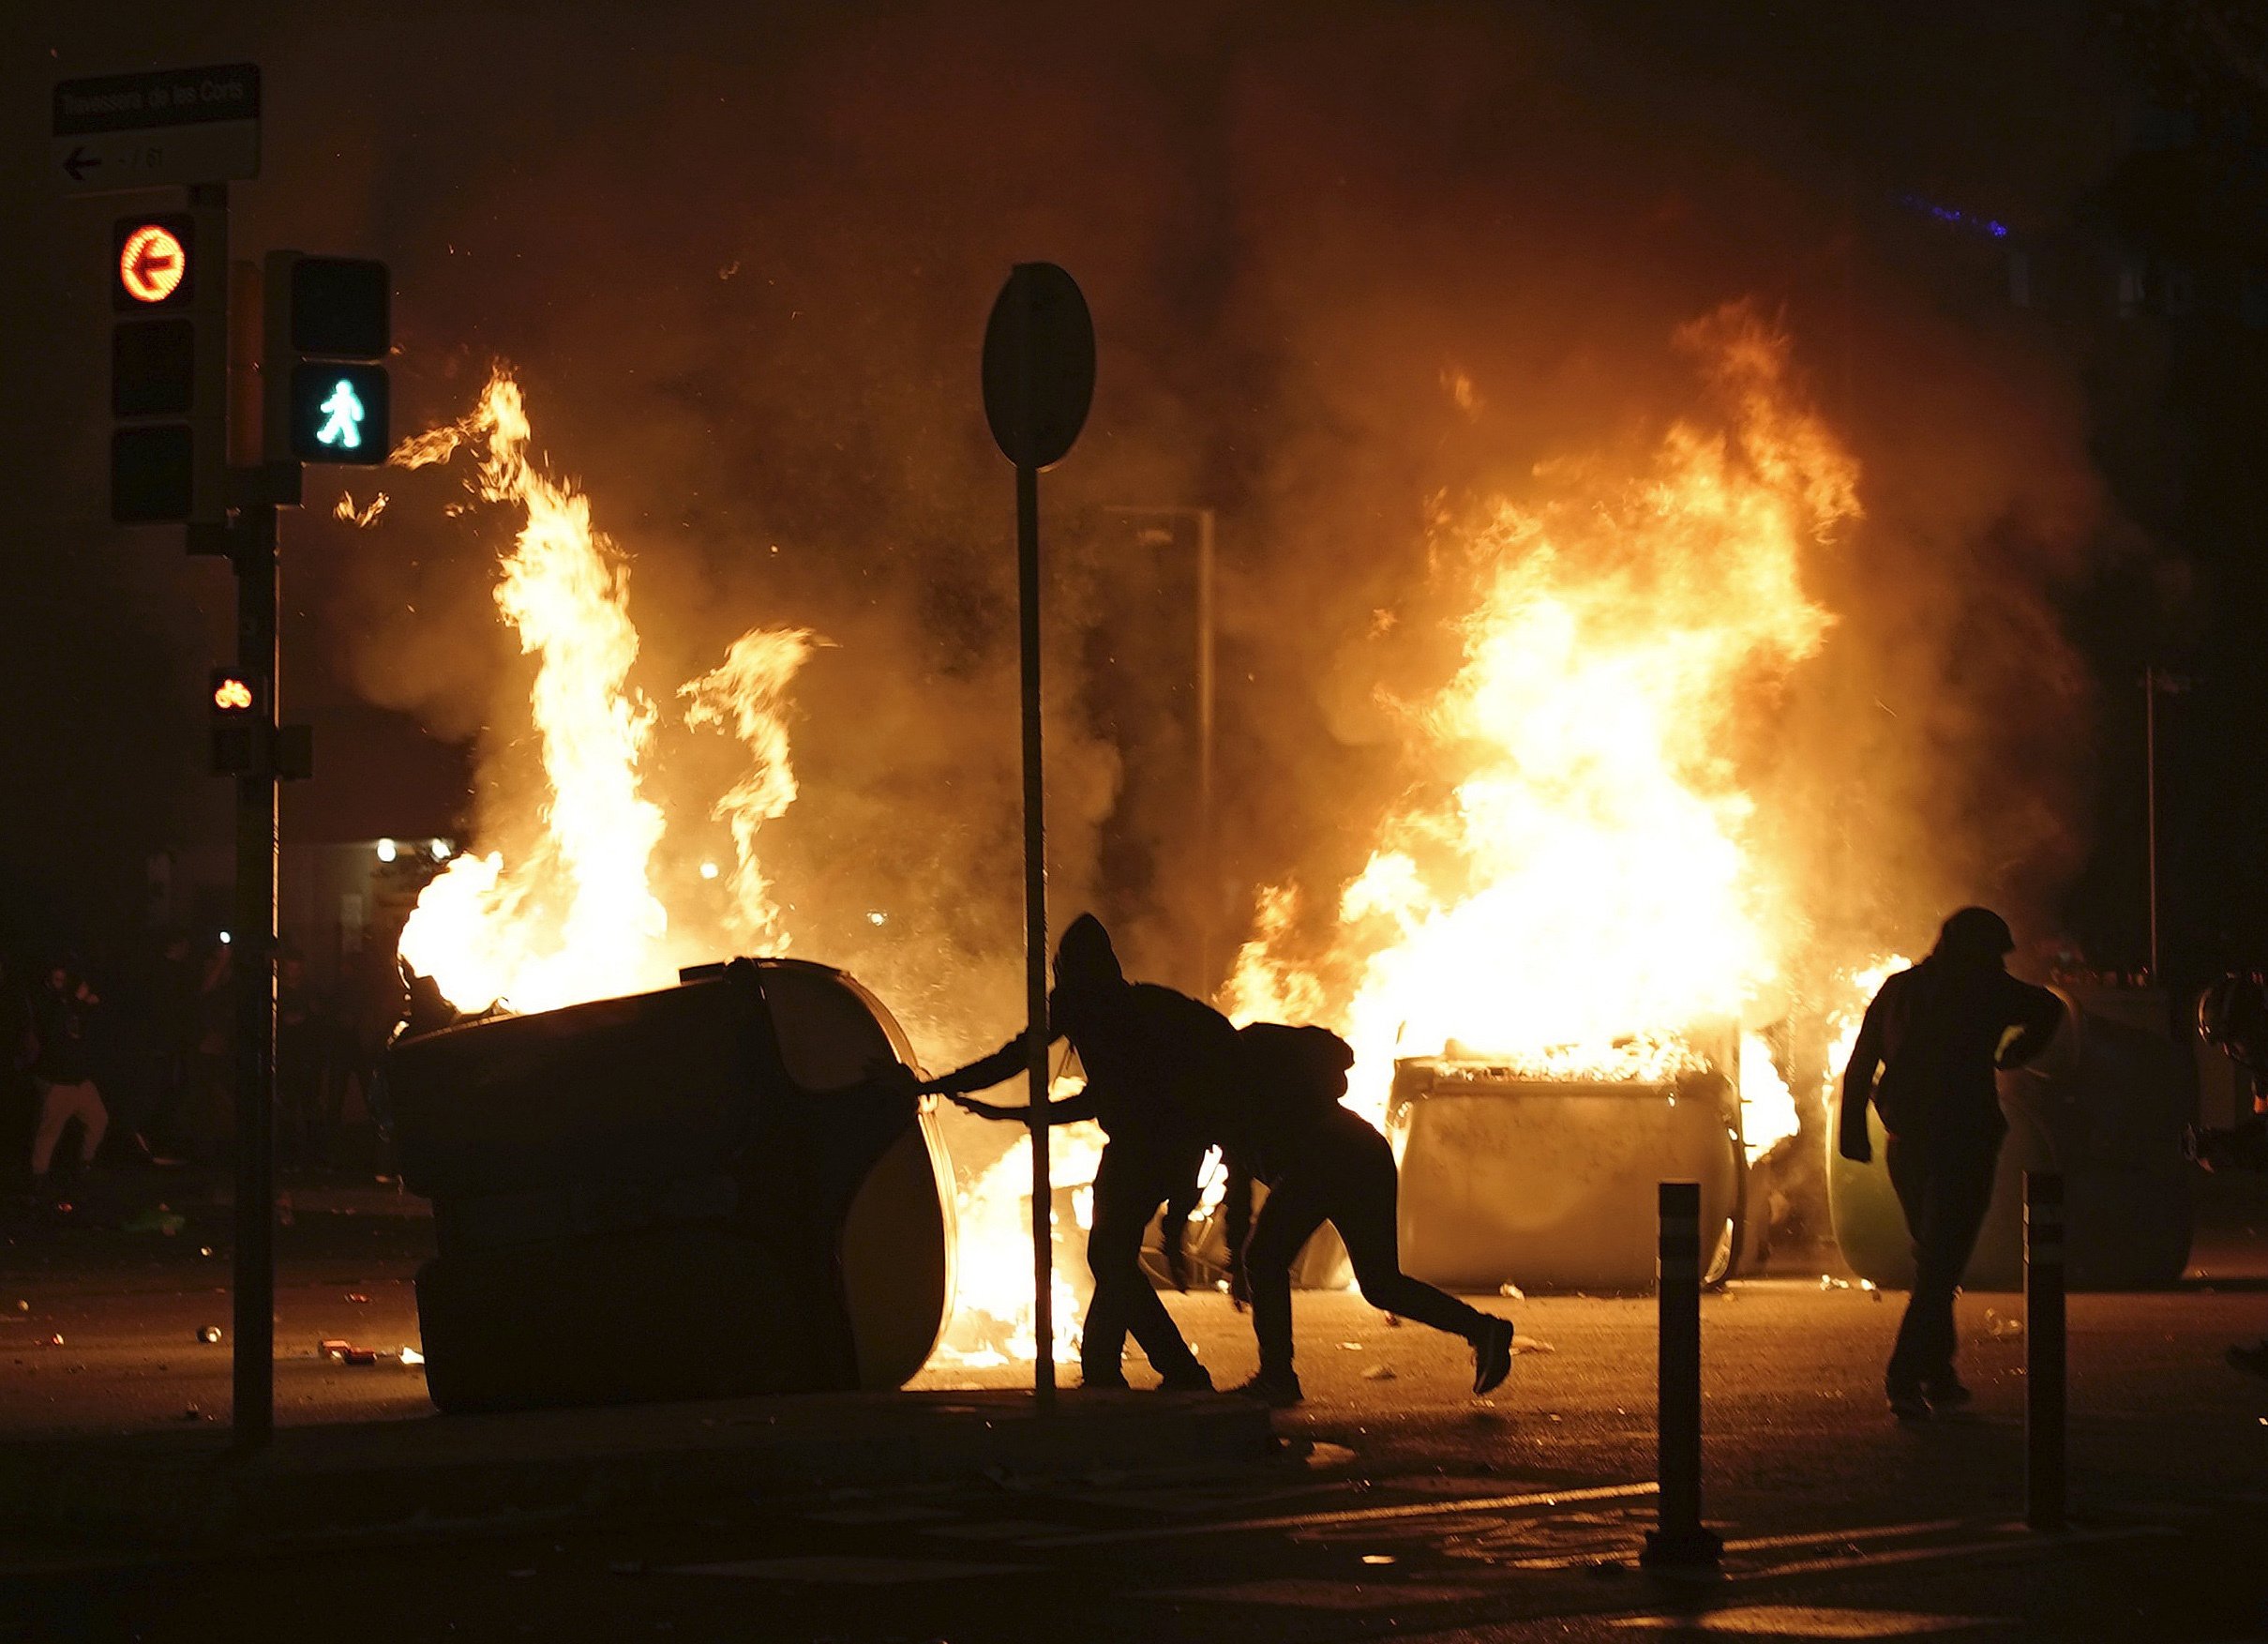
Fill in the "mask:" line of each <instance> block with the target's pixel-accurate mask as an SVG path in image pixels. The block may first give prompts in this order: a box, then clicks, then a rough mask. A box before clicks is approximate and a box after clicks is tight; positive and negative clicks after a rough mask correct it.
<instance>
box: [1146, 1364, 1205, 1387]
mask: <svg viewBox="0 0 2268 1644" xmlns="http://www.w3.org/2000/svg"><path fill="white" fill-rule="evenodd" d="M1212 1390H1213V1384H1212V1372H1211V1371H1210V1370H1208V1369H1207V1368H1206V1367H1205V1366H1204V1365H1188V1366H1186V1367H1185V1368H1182V1369H1179V1370H1168V1371H1166V1372H1165V1374H1164V1375H1163V1376H1161V1377H1159V1378H1158V1391H1159V1392H1160V1393H1210V1392H1211V1391H1212Z"/></svg>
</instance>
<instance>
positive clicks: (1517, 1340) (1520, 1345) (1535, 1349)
mask: <svg viewBox="0 0 2268 1644" xmlns="http://www.w3.org/2000/svg"><path fill="white" fill-rule="evenodd" d="M1512 1351H1514V1352H1515V1353H1555V1352H1557V1351H1558V1349H1557V1348H1555V1347H1554V1346H1553V1345H1552V1344H1551V1343H1550V1342H1548V1341H1538V1340H1537V1339H1536V1338H1535V1337H1534V1336H1532V1335H1515V1336H1514V1337H1512Z"/></svg>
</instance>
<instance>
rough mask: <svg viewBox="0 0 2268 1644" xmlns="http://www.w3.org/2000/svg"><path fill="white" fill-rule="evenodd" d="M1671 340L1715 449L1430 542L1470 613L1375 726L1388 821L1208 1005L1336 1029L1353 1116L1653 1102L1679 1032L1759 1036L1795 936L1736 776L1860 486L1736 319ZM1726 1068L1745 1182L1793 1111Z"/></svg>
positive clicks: (1261, 941) (1754, 1042)
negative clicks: (1625, 1095)
mask: <svg viewBox="0 0 2268 1644" xmlns="http://www.w3.org/2000/svg"><path fill="white" fill-rule="evenodd" d="M1681 340H1682V341H1683V342H1684V343H1685V344H1686V345H1687V346H1688V347H1689V348H1690V349H1691V350H1692V351H1694V353H1695V354H1697V355H1698V357H1700V358H1701V359H1702V360H1703V362H1704V364H1705V370H1706V371H1707V372H1708V375H1709V379H1710V382H1711V385H1712V386H1713V388H1714V389H1715V391H1716V393H1717V396H1718V399H1719V400H1720V403H1721V404H1722V405H1723V407H1724V410H1725V421H1726V426H1725V427H1724V428H1722V429H1709V428H1704V427H1700V426H1696V425H1695V424H1693V423H1690V422H1679V423H1676V424H1675V425H1673V426H1672V427H1671V428H1670V429H1669V430H1668V431H1667V432H1666V433H1665V434H1664V435H1663V436H1662V437H1661V439H1660V444H1659V446H1658V447H1657V449H1656V450H1655V451H1654V453H1653V455H1652V457H1651V459H1650V462H1649V463H1648V464H1647V465H1646V466H1645V468H1644V469H1643V470H1642V471H1640V472H1635V473H1631V474H1629V475H1624V476H1620V477H1615V476H1611V475H1610V476H1605V477H1602V476H1601V475H1600V468H1599V465H1598V464H1597V463H1595V462H1566V463H1559V464H1551V465H1545V466H1543V467H1540V468H1539V470H1538V473H1537V478H1538V480H1539V482H1540V485H1539V488H1540V490H1541V491H1542V493H1543V500H1541V501H1540V502H1537V503H1533V504H1529V505H1517V504H1514V503H1512V502H1509V501H1506V500H1502V499H1496V500H1493V501H1490V502H1488V503H1486V504H1484V505H1480V506H1478V507H1476V508H1474V509H1473V510H1471V511H1470V512H1469V513H1468V514H1466V515H1464V517H1462V518H1458V519H1454V520H1445V521H1444V522H1443V529H1442V541H1441V542H1440V543H1439V544H1438V545H1437V549H1436V554H1435V563H1436V566H1438V568H1439V570H1440V572H1441V573H1442V574H1446V575H1447V576H1449V577H1451V578H1455V579H1458V580H1459V585H1461V586H1469V587H1470V588H1471V589H1472V590H1473V593H1472V596H1471V598H1470V601H1469V604H1468V607H1467V614H1466V615H1465V616H1464V619H1463V622H1462V625H1461V640H1462V656H1463V661H1462V664H1461V666H1460V667H1459V668H1458V669H1457V671H1456V672H1455V674H1454V676H1453V677H1452V678H1451V679H1449V682H1448V683H1447V684H1446V685H1445V686H1443V687H1442V688H1441V689H1440V690H1439V691H1438V692H1437V693H1436V694H1435V695H1434V696H1433V697H1432V698H1431V699H1430V700H1428V701H1419V702H1414V703H1396V704H1392V706H1393V708H1394V710H1395V711H1396V713H1397V714H1398V715H1399V716H1400V717H1401V719H1402V721H1403V722H1404V725H1405V726H1406V728H1407V734H1408V738H1409V741H1410V744H1411V746H1412V747H1414V748H1415V749H1416V750H1417V754H1418V771H1417V773H1416V774H1417V779H1418V786H1416V787H1415V788H1414V789H1413V793H1414V795H1415V796H1414V797H1412V798H1409V799H1407V800H1405V801H1404V803H1401V804H1399V805H1397V806H1396V807H1393V808H1391V809H1390V810H1389V811H1388V813H1387V814H1386V815H1385V816H1384V817H1383V819H1382V820H1381V822H1379V824H1378V827H1377V830H1376V834H1375V836H1374V837H1375V840H1376V843H1375V846H1374V850H1373V851H1372V853H1371V856H1370V859H1369V862H1368V864H1367V865H1366V866H1365V867H1363V868H1362V869H1361V870H1360V872H1359V873H1358V874H1356V875H1355V876H1354V878H1353V879H1352V880H1350V881H1349V882H1347V883H1345V884H1344V886H1343V887H1342V889H1341V890H1340V893H1339V896H1338V899H1337V906H1336V917H1335V922H1334V924H1333V926H1332V929H1331V936H1330V939H1329V946H1328V950H1327V951H1326V952H1325V953H1324V954H1323V956H1322V957H1321V958H1316V959H1310V960H1307V961H1305V962H1302V961H1300V960H1299V959H1297V958H1293V957H1291V956H1292V954H1293V952H1294V940H1295V939H1294V937H1293V934H1292V933H1293V930H1294V927H1295V925H1296V920H1297V913H1298V908H1297V903H1296V900H1295V894H1294V892H1293V891H1292V889H1291V887H1289V886H1288V885H1284V886H1276V887H1272V888H1270V889H1269V891H1268V892H1266V893H1264V895H1263V897H1262V901H1261V908H1260V916H1259V928H1258V930H1257V932H1256V934H1255V935H1254V939H1253V940H1252V941H1251V942H1250V943H1247V944H1246V946H1245V948H1244V949H1243V951H1242V953H1241V954H1240V955H1239V960H1238V963H1237V966H1236V969H1235V973H1234V974H1233V975H1232V977H1231V979H1230V982H1229V986H1228V989H1227V993H1226V999H1227V1002H1228V1003H1229V1004H1230V1006H1231V1008H1232V1010H1233V1011H1234V1012H1235V1013H1236V1014H1237V1015H1239V1017H1243V1018H1251V1017H1256V1016H1276V1015H1282V1014H1286V1013H1289V1014H1295V1015H1307V1016H1314V1015H1322V1016H1325V1017H1327V1018H1335V1019H1336V1020H1337V1022H1338V1023H1339V1024H1340V1025H1341V1026H1342V1028H1343V1029H1344V1032H1345V1033H1346V1036H1347V1037H1348V1039H1349V1041H1350V1042H1351V1043H1352V1044H1353V1045H1354V1047H1355V1050H1356V1055H1357V1062H1356V1066H1355V1071H1354V1076H1353V1090H1352V1093H1350V1096H1349V1101H1350V1103H1352V1104H1353V1105H1355V1106H1357V1107H1359V1108H1360V1109H1363V1110H1364V1111H1366V1112H1368V1113H1370V1114H1371V1115H1372V1116H1373V1117H1374V1118H1375V1117H1377V1116H1378V1115H1380V1114H1382V1113H1383V1111H1384V1109H1385V1107H1386V1100H1387V1093H1388V1090H1389V1085H1390V1083H1391V1080H1392V1077H1393V1064H1394V1061H1395V1059H1396V1058H1397V1057H1404V1056H1439V1055H1448V1056H1452V1057H1453V1056H1459V1055H1471V1056H1482V1057H1485V1058H1486V1059H1487V1060H1488V1061H1489V1062H1490V1063H1494V1064H1499V1065H1509V1066H1510V1067H1511V1068H1513V1069H1514V1070H1515V1071H1516V1072H1519V1073H1521V1074H1523V1075H1525V1076H1527V1077H1531V1078H1581V1079H1606V1080H1631V1081H1645V1082H1655V1081H1660V1080H1663V1079H1668V1078H1675V1077H1676V1076H1677V1075H1679V1074H1681V1073H1683V1072H1686V1071H1689V1070H1690V1068H1692V1067H1693V1066H1694V1065H1695V1064H1696V1063H1697V1062H1698V1060H1699V1059H1700V1057H1701V1055H1702V1052H1701V1050H1700V1049H1699V1048H1697V1045H1698V1040H1697V1038H1696V1036H1695V1033H1694V1030H1696V1029H1697V1028H1702V1027H1705V1026H1712V1025H1713V1026H1718V1027H1730V1026H1731V1025H1733V1024H1736V1023H1737V1024H1743V1025H1746V1026H1748V1027H1750V1028H1751V1029H1752V1028H1755V1027H1758V1026H1762V1025H1763V1022H1762V1021H1759V1020H1757V1019H1755V1018H1757V1017H1758V1015H1759V1013H1760V1006H1761V1004H1762V1002H1765V1001H1767V1000H1771V999H1774V998H1776V997H1777V996H1778V995H1779V994H1780V990H1781V988H1782V987H1783V985H1784V982H1785V979H1786V978H1785V973H1786V969H1787V966H1788V963H1789V960H1790V958H1791V957H1792V956H1793V955H1794V954H1795V950H1796V948H1797V946H1798V944H1799V943H1800V942H1801V940H1802V938H1803V936H1804V930H1803V928H1802V924H1801V917H1800V909H1801V905H1802V898H1801V896H1800V894H1799V892H1800V890H1801V888H1802V887H1799V886H1796V885H1794V884H1791V883H1789V882H1787V880H1786V878H1785V877H1784V875H1783V872H1782V870H1781V867H1780V865H1779V864H1777V863H1776V862H1774V861H1773V860H1771V859H1770V857H1769V856H1768V855H1767V854H1766V853H1765V852H1763V851H1761V850H1760V849H1759V848H1758V846H1757V845H1756V843H1755V840H1754V838H1753V830H1752V828H1751V821H1752V818H1753V816H1754V812H1755V804H1754V801H1753V800H1752V799H1751V797H1750V794H1749V792H1747V791H1746V790H1745V789H1744V787H1743V785H1742V780H1741V772H1740V770H1739V768H1738V765H1737V762H1736V759H1735V749H1736V748H1737V747H1741V746H1746V745H1747V744H1748V743H1749V742H1750V740H1751V739H1753V738H1754V736H1755V735H1756V732H1757V730H1758V727H1759V725H1760V723H1764V724H1768V722H1769V717H1770V716H1771V714H1772V712H1773V709H1774V706H1775V703H1776V701H1778V697H1779V692H1780V688H1781V686H1783V684H1784V682H1785V681H1787V679H1788V678H1789V677H1790V676H1791V674H1792V673H1794V671H1795V670H1797V669H1798V668H1800V667H1801V666H1802V665H1803V664H1804V663H1805V662H1806V661H1807V660H1808V659H1809V658H1810V657H1811V656H1813V655H1814V654H1815V653H1817V652H1818V650H1819V649H1820V647H1821V644H1822V642H1823V641H1824V639H1825V635H1826V634H1827V632H1828V629H1829V627H1830V626H1831V624H1832V621H1833V618H1832V617H1831V616H1830V615H1829V613H1828V612H1827V611H1825V609H1823V608H1822V607H1821V606H1820V605H1819V604H1818V603H1816V602H1815V601H1814V600H1813V599H1812V598H1811V597H1810V596H1809V595H1808V594H1807V593H1806V592H1805V587H1804V578H1803V568H1804V561H1805V558H1806V556H1807V555H1809V554H1810V553H1812V552H1815V551H1819V550H1821V549H1822V548H1823V547H1825V546H1827V545H1830V544H1831V543H1832V542H1833V540H1834V536H1835V534H1836V532H1837V529H1838V527H1839V526H1840V525H1842V524H1843V523H1844V522H1845V521H1848V520H1854V519H1855V518H1856V517H1857V515H1858V513H1859V505H1858V498H1857V468H1856V465H1855V462H1854V461H1853V460H1852V459H1851V457H1850V456H1849V454H1848V453H1847V452H1846V451H1845V450H1844V449H1843V448H1842V446H1841V445H1840V444H1839V443H1838V442H1837V440H1836V439H1835V437H1834V436H1833V434H1832V433H1831V432H1830V431H1829V430H1827V429H1826V427H1825V425H1824V424H1823V423H1822V422H1821V421H1820V420H1819V419H1818V418H1817V417H1816V416H1815V415H1813V414H1812V413H1811V412H1810V410H1809V409H1808V408H1807V407H1806V406H1805V405H1804V404H1803V402H1802V401H1801V400H1800V399H1799V397H1798V396H1797V395H1796V394H1795V391H1794V389H1793V386H1792V385H1791V383H1790V381H1789V367H1788V358H1787V349H1786V345H1785V343H1784V340H1783V339H1780V338H1779V337H1777V336H1775V335H1774V334H1773V333H1771V332H1770V331H1769V330H1768V329H1766V328H1765V326H1764V325H1762V324H1760V323H1759V322H1758V321H1757V320H1755V319H1754V317H1753V316H1751V315H1750V314H1749V313H1748V312H1747V311H1746V310H1745V309H1727V310H1725V311H1724V312H1721V313H1720V314H1718V315H1716V316H1714V317H1713V318H1712V319H1710V320H1708V321H1706V322H1704V323H1701V324H1696V325H1694V326H1692V327H1690V328H1688V330H1687V331H1686V332H1685V334H1684V335H1683V337H1682V339H1681ZM1767 1019H1768V1018H1767ZM1739 1060H1740V1063H1742V1066H1741V1068H1740V1069H1739V1070H1737V1072H1738V1076H1739V1077H1740V1079H1741V1083H1742V1086H1743V1093H1744V1095H1745V1096H1746V1098H1747V1112H1746V1116H1747V1120H1748V1129H1749V1137H1748V1140H1749V1143H1750V1153H1751V1155H1752V1156H1753V1155H1754V1154H1758V1153H1761V1151H1762V1150H1763V1149H1764V1148H1765V1147H1766V1146H1768V1145H1769V1144H1770V1143H1771V1142H1772V1141H1773V1140H1775V1139H1778V1138H1779V1137H1780V1136H1782V1135H1785V1134H1788V1133H1789V1132H1791V1131H1793V1130H1794V1129H1795V1102H1794V1100H1793V1098H1792V1097H1791V1095H1790V1093H1789V1092H1788V1089H1787V1086H1786V1083H1785V1081H1784V1078H1782V1076H1781V1073H1780V1070H1779V1069H1778V1068H1776V1067H1775V1066H1774V1064H1773V1062H1772V1059H1771V1056H1770V1054H1769V1051H1768V1049H1766V1048H1765V1044H1764V1042H1763V1041H1762V1040H1761V1039H1760V1038H1757V1037H1755V1036H1754V1035H1753V1034H1750V1036H1749V1039H1748V1044H1747V1047H1746V1048H1745V1050H1744V1053H1743V1054H1742V1055H1741V1057H1740V1058H1739ZM1724 1071H1725V1072H1726V1073H1727V1074H1728V1075H1732V1074H1735V1071H1736V1070H1735V1069H1733V1068H1725V1069H1724Z"/></svg>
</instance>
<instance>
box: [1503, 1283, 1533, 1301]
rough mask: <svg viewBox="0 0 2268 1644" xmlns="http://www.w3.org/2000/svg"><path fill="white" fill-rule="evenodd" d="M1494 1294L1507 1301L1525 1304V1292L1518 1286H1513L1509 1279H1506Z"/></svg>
mask: <svg viewBox="0 0 2268 1644" xmlns="http://www.w3.org/2000/svg"><path fill="white" fill-rule="evenodd" d="M1496 1293H1497V1294H1498V1295H1500V1296H1503V1297H1504V1298H1506V1299H1507V1300H1508V1301H1513V1302H1525V1301H1526V1300H1527V1292H1526V1291H1525V1290H1522V1289H1521V1288H1520V1287H1519V1286H1518V1285H1516V1284H1513V1283H1512V1282H1511V1281H1510V1280H1509V1279H1507V1280H1506V1281H1505V1282H1504V1283H1502V1284H1500V1285H1498V1286H1497V1287H1496Z"/></svg>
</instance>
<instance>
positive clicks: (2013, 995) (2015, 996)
mask: <svg viewBox="0 0 2268 1644" xmlns="http://www.w3.org/2000/svg"><path fill="white" fill-rule="evenodd" d="M2008 984H2009V986H2008V1025H2009V1026H2010V1027H2012V1028H2015V1029H2016V1030H2017V1034H2016V1037H2015V1038H2013V1039H2010V1040H2009V1041H2008V1043H2007V1045H2006V1047H2005V1048H2003V1049H2002V1051H2001V1053H2000V1054H1999V1055H1998V1056H1996V1057H1994V1058H1993V1065H1994V1066H1996V1067H2021V1066H2022V1065H2023V1064H2024V1063H2027V1062H2029V1061H2031V1060H2032V1059H2033V1058H2034V1057H2035V1056H2037V1055H2038V1054H2039V1053H2040V1052H2041V1051H2042V1050H2045V1049H2046V1048H2048V1046H2049V1044H2050V1042H2051V1041H2052V1040H2053V1039H2054V1037H2055V1030H2056V1029H2058V1028H2060V1027H2061V1026H2063V1022H2064V1002H2063V1001H2062V1000H2060V999H2058V998H2056V997H2055V995H2054V994H2052V993H2050V992H2049V991H2048V989H2047V988H2035V987H2034V986H2033V985H2032V984H2031V983H2029V982H2020V981H2018V980H2017V979H2016V978H2015V977H2013V976H2011V977H2009V978H2008Z"/></svg>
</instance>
